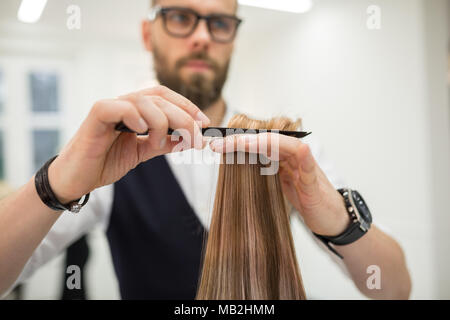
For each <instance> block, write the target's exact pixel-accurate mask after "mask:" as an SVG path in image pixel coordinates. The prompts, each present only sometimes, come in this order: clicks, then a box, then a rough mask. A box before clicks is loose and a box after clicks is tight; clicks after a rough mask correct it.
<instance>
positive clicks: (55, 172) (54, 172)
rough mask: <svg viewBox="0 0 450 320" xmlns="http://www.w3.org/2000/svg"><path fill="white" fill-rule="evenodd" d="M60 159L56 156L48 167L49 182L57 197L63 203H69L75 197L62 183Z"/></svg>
mask: <svg viewBox="0 0 450 320" xmlns="http://www.w3.org/2000/svg"><path fill="white" fill-rule="evenodd" d="M58 165H59V161H58V158H56V159H55V160H54V161H53V162H52V163H51V164H50V166H49V167H48V182H49V183H50V187H51V188H52V191H53V193H54V194H55V196H56V198H57V199H58V201H59V202H61V203H69V202H71V201H73V200H74V199H75V198H74V196H73V195H71V194H70V192H69V191H65V190H64V188H63V187H62V185H61V174H60V173H59V172H60V171H59V166H58Z"/></svg>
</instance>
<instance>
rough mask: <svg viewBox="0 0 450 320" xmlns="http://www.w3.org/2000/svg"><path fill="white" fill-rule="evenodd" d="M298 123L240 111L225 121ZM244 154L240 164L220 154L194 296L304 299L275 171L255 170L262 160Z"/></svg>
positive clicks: (274, 125)
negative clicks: (252, 160)
mask: <svg viewBox="0 0 450 320" xmlns="http://www.w3.org/2000/svg"><path fill="white" fill-rule="evenodd" d="M300 124H301V120H297V121H296V122H293V121H291V120H290V119H288V118H285V117H278V118H273V119H271V120H269V121H260V120H253V119H250V118H248V117H247V116H245V115H242V114H241V115H236V116H234V117H233V118H232V119H231V120H230V122H229V123H228V126H229V127H239V128H249V129H279V130H297V129H298V127H299V125H300ZM236 156H237V152H235V157H236ZM245 157H246V161H245V163H244V164H228V163H226V161H224V156H222V162H221V164H220V168H219V176H218V182H217V189H216V197H215V201H214V209H213V213H212V217H211V224H210V229H209V234H208V237H207V244H206V251H204V257H203V268H202V273H201V276H200V283H199V286H198V290H197V297H196V299H213V300H218V299H257V300H260V299H306V295H305V291H304V288H303V283H302V278H301V274H300V270H299V267H298V263H297V259H296V255H295V249H294V243H293V240H292V234H291V229H290V220H289V213H288V211H287V209H286V199H285V197H284V196H283V192H282V188H281V182H280V178H279V175H278V173H276V174H274V175H261V173H260V169H261V168H262V167H263V166H265V165H267V164H265V165H264V164H262V163H261V162H260V161H257V163H256V164H250V163H249V161H248V160H249V153H246V154H245Z"/></svg>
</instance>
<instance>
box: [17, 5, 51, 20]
mask: <svg viewBox="0 0 450 320" xmlns="http://www.w3.org/2000/svg"><path fill="white" fill-rule="evenodd" d="M46 4H47V0H22V3H21V4H20V7H19V11H18V12H17V19H19V20H20V21H22V22H26V23H35V22H37V21H38V20H39V18H40V17H41V14H42V12H43V11H44V8H45V5H46Z"/></svg>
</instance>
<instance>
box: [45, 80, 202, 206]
mask: <svg viewBox="0 0 450 320" xmlns="http://www.w3.org/2000/svg"><path fill="white" fill-rule="evenodd" d="M120 121H123V122H124V123H125V125H127V126H128V128H130V129H132V130H134V131H135V132H139V133H142V132H145V131H147V129H150V130H151V133H150V134H149V135H147V136H138V135H136V134H135V133H126V132H118V131H116V130H115V125H116V124H117V123H118V122H120ZM197 122H198V123H201V126H202V127H203V126H207V125H208V124H209V119H208V118H207V117H206V116H205V115H204V114H203V113H202V112H201V111H200V109H199V108H198V107H197V106H195V105H194V104H193V103H192V102H190V101H189V100H188V99H186V98H184V97H183V96H181V95H179V94H177V93H175V92H174V91H171V90H169V89H168V88H166V87H163V86H158V87H154V88H150V89H146V90H142V91H139V92H135V93H131V94H128V95H125V96H122V97H119V98H116V99H110V100H102V101H99V102H97V103H95V105H94V106H93V107H92V109H91V111H90V112H89V114H88V116H87V118H86V119H85V120H84V122H83V123H82V125H81V127H80V128H79V130H78V131H77V133H76V134H75V136H74V137H73V138H72V139H71V140H70V142H69V143H68V144H67V145H66V146H65V147H64V148H63V150H62V151H61V152H60V154H59V155H58V157H57V158H56V159H55V160H54V161H53V162H52V164H51V165H50V167H49V181H50V185H51V187H52V189H53V191H54V192H55V195H56V196H57V197H58V199H59V200H60V201H61V202H62V203H65V202H68V201H72V200H74V199H78V198H79V197H81V196H83V195H84V194H87V193H88V192H91V191H92V190H94V189H96V188H98V187H101V186H104V185H108V184H111V183H113V182H115V181H117V180H119V179H120V178H121V177H123V176H124V175H125V174H126V173H127V172H128V171H130V170H131V169H133V168H135V167H136V166H137V165H138V164H139V163H141V162H144V161H147V160H149V159H151V158H153V157H155V156H158V155H161V154H165V153H169V152H171V151H172V150H173V149H174V147H175V145H176V144H178V143H180V141H172V139H171V137H170V136H168V135H167V130H168V128H169V127H170V128H172V129H174V130H177V129H183V130H180V132H183V131H184V132H186V134H185V136H186V137H187V139H186V140H185V139H183V147H184V148H190V147H193V146H195V147H196V148H199V147H203V146H204V144H205V141H204V140H203V136H202V134H201V129H200V126H199V124H198V123H197ZM183 138H184V136H183Z"/></svg>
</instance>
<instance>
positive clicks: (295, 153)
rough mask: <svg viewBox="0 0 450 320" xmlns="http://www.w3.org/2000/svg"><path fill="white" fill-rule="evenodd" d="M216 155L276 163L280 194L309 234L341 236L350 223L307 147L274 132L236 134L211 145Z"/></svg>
mask: <svg viewBox="0 0 450 320" xmlns="http://www.w3.org/2000/svg"><path fill="white" fill-rule="evenodd" d="M211 148H212V150H213V151H216V152H234V151H245V152H252V151H253V152H258V153H260V154H263V155H264V156H266V157H268V158H269V159H272V160H276V159H275V158H276V157H278V159H279V161H280V162H279V164H280V170H279V174H280V179H281V182H282V187H283V192H284V194H285V195H286V197H287V198H288V200H289V201H290V202H291V203H292V205H293V206H294V207H295V208H296V209H297V210H298V212H299V213H300V214H301V215H302V217H303V220H304V222H305V224H306V225H307V226H308V227H309V228H310V229H311V231H313V232H315V233H317V234H321V235H327V236H336V235H338V234H340V233H342V232H343V231H344V230H345V229H346V227H347V226H348V225H349V223H350V219H349V216H348V214H347V211H346V209H345V206H344V201H343V199H342V196H341V195H340V194H339V192H338V191H337V190H336V189H335V188H334V187H333V185H332V184H331V183H330V181H329V180H328V178H327V177H326V176H325V174H324V172H323V171H322V169H321V168H320V167H319V166H318V164H317V162H316V161H315V159H314V157H313V155H312V153H311V150H310V148H309V146H308V145H307V144H304V143H302V142H301V141H300V140H299V139H298V138H294V137H289V136H285V135H281V134H278V133H270V132H268V133H260V134H236V135H231V136H228V137H226V138H224V139H217V140H214V141H213V142H212V143H211Z"/></svg>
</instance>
